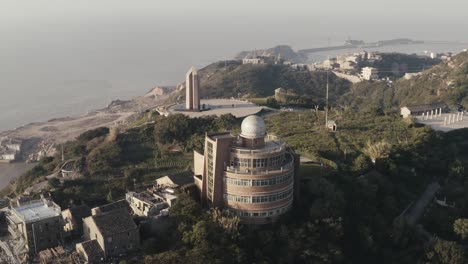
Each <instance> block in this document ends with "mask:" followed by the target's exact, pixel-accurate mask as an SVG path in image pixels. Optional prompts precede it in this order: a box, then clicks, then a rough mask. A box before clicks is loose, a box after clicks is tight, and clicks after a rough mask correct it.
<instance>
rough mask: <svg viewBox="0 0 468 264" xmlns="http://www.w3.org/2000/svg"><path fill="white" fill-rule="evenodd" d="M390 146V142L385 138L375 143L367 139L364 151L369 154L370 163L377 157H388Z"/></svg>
mask: <svg viewBox="0 0 468 264" xmlns="http://www.w3.org/2000/svg"><path fill="white" fill-rule="evenodd" d="M391 148H392V145H390V143H388V142H387V141H385V140H382V141H379V142H377V143H371V142H370V141H367V144H366V148H365V149H364V153H366V154H367V156H369V158H370V159H371V160H372V163H375V161H376V160H377V159H382V158H386V157H388V154H390V150H391Z"/></svg>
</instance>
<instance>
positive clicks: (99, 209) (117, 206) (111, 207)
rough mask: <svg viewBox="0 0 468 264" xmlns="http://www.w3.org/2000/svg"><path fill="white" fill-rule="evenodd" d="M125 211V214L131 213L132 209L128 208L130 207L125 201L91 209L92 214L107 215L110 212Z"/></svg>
mask: <svg viewBox="0 0 468 264" xmlns="http://www.w3.org/2000/svg"><path fill="white" fill-rule="evenodd" d="M122 208H123V209H125V210H127V212H132V209H131V208H130V205H129V204H128V202H127V201H126V200H125V199H122V200H119V201H116V202H113V203H110V204H105V205H102V206H99V207H95V208H93V209H92V211H93V212H97V213H107V212H111V211H114V210H119V209H122Z"/></svg>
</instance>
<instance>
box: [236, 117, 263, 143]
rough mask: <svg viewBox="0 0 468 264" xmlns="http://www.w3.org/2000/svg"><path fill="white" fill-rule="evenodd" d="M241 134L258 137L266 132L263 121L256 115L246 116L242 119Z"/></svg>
mask: <svg viewBox="0 0 468 264" xmlns="http://www.w3.org/2000/svg"><path fill="white" fill-rule="evenodd" d="M241 131H242V132H241V134H240V136H241V137H243V138H260V137H264V136H265V134H266V129H265V122H264V121H263V119H262V118H261V117H259V116H256V115H251V116H248V117H246V118H245V119H244V121H242V125H241Z"/></svg>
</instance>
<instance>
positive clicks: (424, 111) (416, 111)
mask: <svg viewBox="0 0 468 264" xmlns="http://www.w3.org/2000/svg"><path fill="white" fill-rule="evenodd" d="M446 109H447V105H446V104H445V103H432V104H423V105H412V106H404V107H402V108H400V114H401V116H403V118H407V117H410V116H420V115H436V116H437V115H439V116H440V115H441V114H442V112H444V111H445V110H446Z"/></svg>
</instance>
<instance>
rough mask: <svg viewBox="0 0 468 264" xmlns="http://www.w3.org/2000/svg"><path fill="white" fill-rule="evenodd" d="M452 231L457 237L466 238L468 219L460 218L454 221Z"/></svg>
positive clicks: (467, 234) (467, 235)
mask: <svg viewBox="0 0 468 264" xmlns="http://www.w3.org/2000/svg"><path fill="white" fill-rule="evenodd" d="M453 231H454V232H455V234H457V235H459V236H460V237H461V238H462V239H465V238H467V237H468V219H466V218H460V219H457V220H455V222H454V223H453Z"/></svg>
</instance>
